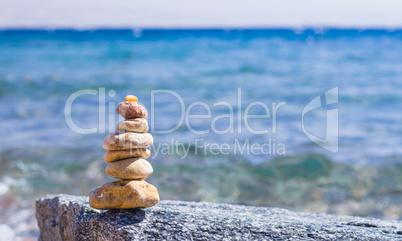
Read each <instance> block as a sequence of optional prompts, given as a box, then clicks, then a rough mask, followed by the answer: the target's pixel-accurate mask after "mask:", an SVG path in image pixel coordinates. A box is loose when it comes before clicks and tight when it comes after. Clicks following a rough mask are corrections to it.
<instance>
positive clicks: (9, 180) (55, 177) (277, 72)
mask: <svg viewBox="0 0 402 241" xmlns="http://www.w3.org/2000/svg"><path fill="white" fill-rule="evenodd" d="M401 78H402V31H399V30H398V31H386V30H341V29H324V30H286V29H284V30H94V31H75V30H54V31H42V30H35V31H34V30H24V31H23V30H14V31H11V30H8V31H7V30H3V31H0V103H1V105H0V127H1V131H2V135H1V136H2V138H1V139H0V153H1V159H0V161H1V165H2V168H1V170H0V183H1V185H0V195H1V197H0V199H1V203H2V205H1V206H2V208H1V210H0V211H1V219H2V220H7V219H8V218H10V216H11V214H10V213H13V212H14V211H15V210H17V209H24V210H25V209H26V210H32V204H33V200H34V199H35V198H37V197H39V196H40V195H44V194H47V193H59V192H66V193H71V194H83V195H84V194H88V193H89V191H90V190H91V189H93V188H94V187H96V186H97V185H100V184H102V183H104V182H105V181H108V180H112V179H111V178H109V177H107V176H106V174H105V172H104V168H105V165H106V164H105V163H103V161H102V158H103V155H104V153H105V151H104V150H103V149H102V142H103V139H104V137H105V135H106V133H97V134H91V135H81V134H77V133H76V132H74V131H72V130H71V129H70V128H69V127H68V125H67V124H66V120H65V116H64V108H65V104H66V101H67V99H68V98H69V96H70V95H71V94H73V93H74V92H76V91H78V90H82V89H93V90H97V91H99V88H104V89H105V93H106V94H107V93H109V91H111V90H113V91H115V94H116V95H115V96H114V97H110V96H109V95H106V110H107V111H106V114H105V115H104V118H105V123H106V125H108V124H109V116H110V115H111V113H110V112H109V111H108V104H109V103H117V102H119V101H122V100H123V99H124V96H125V95H127V94H135V95H137V96H138V97H139V99H140V101H141V102H142V103H143V105H145V106H146V107H147V108H150V107H151V105H152V103H151V91H152V90H170V91H174V92H176V93H177V94H178V95H179V96H181V98H183V101H184V104H185V106H186V107H188V106H189V105H190V104H191V103H194V102H196V101H203V102H205V103H206V104H207V105H209V106H210V107H211V109H212V113H211V115H212V117H211V119H209V120H194V121H193V122H191V125H192V127H193V128H194V129H196V130H210V132H209V133H208V134H203V135H197V134H194V133H193V132H191V131H190V130H189V128H188V127H187V126H186V125H185V124H183V125H181V126H180V128H178V129H177V130H176V131H174V132H173V133H169V134H157V133H153V135H154V138H155V144H161V143H170V141H171V138H174V140H177V141H180V142H181V143H184V144H186V145H188V144H190V145H192V148H190V149H191V150H192V151H191V152H190V153H189V154H188V155H187V156H186V157H185V158H182V157H183V156H182V155H181V154H180V153H173V154H165V155H164V154H162V153H156V155H155V156H154V155H153V156H152V157H153V158H151V163H152V164H153V165H154V167H155V172H154V174H153V176H152V177H151V178H150V182H151V183H154V184H156V186H157V187H158V188H159V190H160V192H161V197H162V198H164V199H182V200H206V201H216V202H232V203H242V204H250V205H271V206H272V205H273V206H282V207H287V208H292V209H295V210H304V211H325V212H332V213H342V214H352V215H365V216H367V215H370V216H376V217H384V218H400V217H401V216H402V214H401V212H400V210H402V207H401V203H402V202H401V200H402V183H401V179H400V178H401V176H402V175H401V170H402V169H401V168H400V167H401V163H402V158H401V154H402V149H401V148H400V147H401V146H402V125H400V121H401V120H402V112H401V111H400V110H401V109H402V81H401ZM335 87H338V91H339V96H338V103H337V104H335V106H334V108H337V109H338V111H339V117H338V119H339V150H338V152H337V153H331V152H329V151H327V150H325V149H323V148H321V147H320V146H318V145H317V144H315V143H313V142H312V141H311V140H310V139H309V138H308V137H307V136H306V135H305V134H304V133H303V130H302V127H301V115H302V111H303V108H304V107H305V106H306V105H307V103H309V102H310V101H311V100H312V99H314V98H315V97H316V96H319V95H321V96H323V94H324V93H325V91H327V90H330V89H332V88H335ZM239 88H240V89H241V96H242V103H241V104H240V106H239V105H238V102H237V101H238V98H237V94H238V91H239ZM220 101H226V102H229V103H230V104H232V105H233V108H234V115H236V116H237V114H238V110H241V111H243V112H244V111H245V109H246V108H247V106H248V105H249V104H250V103H252V102H255V101H258V102H263V103H266V104H267V105H268V106H269V108H271V104H272V103H280V102H286V105H285V106H283V107H282V108H281V109H280V111H279V112H278V116H277V132H276V133H272V131H271V132H270V133H268V134H264V135H255V134H252V133H250V132H248V131H244V129H245V126H244V123H243V124H242V129H243V131H242V132H241V133H238V132H237V131H235V132H234V133H226V134H216V133H214V132H213V131H212V129H211V120H212V118H214V117H216V116H218V115H222V114H227V109H226V108H220V107H214V106H213V104H215V103H217V102H220ZM98 105H99V101H98V96H91V95H86V96H82V97H80V98H78V99H77V100H76V101H75V102H74V105H73V108H72V116H73V120H74V122H75V123H77V125H79V126H81V127H85V128H90V127H97V126H98V122H99V117H98V114H99V113H98ZM326 110H327V109H326V108H319V109H316V110H314V111H311V112H310V113H309V114H308V115H306V117H305V118H306V119H305V121H306V128H307V129H308V130H309V131H311V132H313V133H315V134H316V135H317V136H319V137H321V138H324V136H323V135H324V132H323V130H324V129H325V128H326V124H325V120H326V119H325V113H326ZM154 111H155V113H154V121H155V122H154V123H152V124H151V127H152V128H154V129H155V130H166V129H168V128H170V127H173V126H175V125H176V123H178V121H179V119H180V106H179V104H178V101H177V99H176V98H175V97H173V96H172V95H169V94H165V95H162V94H160V95H158V96H156V97H155V109H154ZM192 113H194V114H195V113H199V114H205V110H204V109H202V108H201V109H194V112H192ZM253 113H254V114H263V113H264V111H263V109H261V108H255V109H254V112H253ZM101 119H103V117H102V118H101ZM234 121H235V122H236V121H238V119H237V117H235V119H234ZM236 123H237V122H236ZM228 124H229V123H228V122H227V120H221V121H220V122H217V128H218V129H220V130H223V129H225V128H226V127H227V125H228ZM252 124H253V127H255V129H259V128H265V127H267V128H271V127H272V119H267V120H255V121H254V122H252ZM236 127H237V126H236ZM270 130H272V129H270ZM108 131H109V130H108V129H107V128H106V132H108ZM151 133H152V132H151ZM195 139H202V140H203V141H204V142H206V143H217V144H223V143H228V144H229V145H230V146H231V147H233V146H234V140H236V139H237V140H239V141H240V142H241V143H243V142H244V141H245V140H247V139H248V140H249V141H250V142H251V143H260V144H262V143H266V142H267V141H268V140H269V139H271V140H273V139H275V142H276V143H277V144H279V143H282V144H284V146H285V147H286V155H278V154H276V155H273V154H236V155H235V154H234V153H229V154H226V155H224V154H222V155H214V154H213V153H210V151H208V150H207V151H206V153H205V155H204V153H201V154H200V153H197V154H196V153H195V151H194V146H193V145H194V140H195ZM154 154H155V153H154ZM220 170H221V171H220ZM311 173H313V174H311ZM314 173H315V174H314ZM261 190H262V191H261ZM291 200H292V201H291ZM28 216H29V215H28ZM30 217H31V216H30ZM10 225H11V226H12V224H10ZM33 230H35V229H34V228H33ZM18 232H23V231H18ZM24 232H25V231H24ZM32 232H35V231H32ZM26 235H28V234H26Z"/></svg>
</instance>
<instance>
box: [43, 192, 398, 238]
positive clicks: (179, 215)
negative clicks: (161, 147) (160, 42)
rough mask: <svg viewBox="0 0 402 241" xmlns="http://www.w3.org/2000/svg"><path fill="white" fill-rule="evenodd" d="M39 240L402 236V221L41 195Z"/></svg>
mask: <svg viewBox="0 0 402 241" xmlns="http://www.w3.org/2000/svg"><path fill="white" fill-rule="evenodd" d="M36 218H37V220H38V225H39V228H40V237H39V240H42V241H45V240H116V241H117V240H161V239H162V240H166V239H167V240H402V222H400V221H384V220H379V219H372V218H360V217H349V216H338V215H329V214H323V213H301V212H292V211H288V210H285V209H281V208H269V207H251V206H241V205H229V204H219V203H207V202H181V201H161V202H160V203H159V204H157V205H156V206H154V207H152V208H148V209H127V210H109V211H101V210H97V209H93V208H91V207H90V206H89V204H88V197H79V196H69V195H49V196H45V197H42V198H40V199H38V200H37V201H36Z"/></svg>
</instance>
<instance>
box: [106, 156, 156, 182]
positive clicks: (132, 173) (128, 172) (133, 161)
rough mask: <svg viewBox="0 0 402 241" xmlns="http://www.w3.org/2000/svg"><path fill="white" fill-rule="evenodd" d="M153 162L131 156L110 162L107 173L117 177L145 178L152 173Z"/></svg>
mask: <svg viewBox="0 0 402 241" xmlns="http://www.w3.org/2000/svg"><path fill="white" fill-rule="evenodd" d="M153 171H154V170H153V169H152V166H151V163H149V162H148V161H146V160H144V159H141V158H130V159H126V160H122V161H117V162H113V163H111V164H109V165H108V166H107V167H106V173H107V174H108V175H109V176H111V177H114V178H116V179H127V180H144V179H146V178H148V177H149V176H151V175H152V173H153Z"/></svg>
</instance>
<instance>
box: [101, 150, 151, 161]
mask: <svg viewBox="0 0 402 241" xmlns="http://www.w3.org/2000/svg"><path fill="white" fill-rule="evenodd" d="M150 156H151V151H150V150H148V149H145V148H136V149H131V150H127V151H108V152H106V154H105V162H106V163H112V162H115V161H120V160H124V159H128V158H132V157H141V158H143V159H147V158H148V157H150Z"/></svg>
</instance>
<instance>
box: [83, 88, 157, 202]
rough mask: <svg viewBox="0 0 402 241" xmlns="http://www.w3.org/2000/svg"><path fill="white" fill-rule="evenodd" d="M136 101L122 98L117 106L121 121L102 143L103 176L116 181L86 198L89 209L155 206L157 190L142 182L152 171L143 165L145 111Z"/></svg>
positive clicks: (149, 137) (148, 141) (147, 140)
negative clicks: (104, 152)
mask: <svg viewBox="0 0 402 241" xmlns="http://www.w3.org/2000/svg"><path fill="white" fill-rule="evenodd" d="M137 101H138V99H137V97H135V96H133V95H128V96H126V99H125V102H122V103H120V104H119V106H117V113H118V114H120V115H121V116H123V117H124V118H125V120H124V121H122V122H120V123H119V124H118V125H117V132H115V133H111V134H109V135H108V136H107V137H106V138H105V141H104V142H103V148H104V149H105V150H107V151H108V152H107V153H106V155H105V162H106V163H109V165H108V166H107V168H106V172H107V174H108V175H109V176H111V177H113V178H116V179H120V180H118V181H114V182H109V183H106V184H104V185H102V186H100V187H98V188H96V189H95V190H93V191H92V192H91V194H90V196H89V205H90V206H91V207H93V208H97V209H126V208H148V207H152V206H154V205H155V204H157V203H158V202H159V194H158V190H157V189H156V188H155V187H154V186H153V185H151V184H149V183H147V182H146V181H144V180H145V179H146V178H148V177H149V176H151V174H152V172H153V169H152V166H151V164H150V163H149V162H148V161H146V160H145V159H147V158H148V157H149V156H150V155H151V153H150V151H149V150H148V149H146V148H147V147H150V146H152V144H153V138H152V135H151V134H149V133H146V132H147V131H148V122H147V120H146V118H147V115H148V113H147V110H146V109H145V108H144V107H143V106H141V105H139V104H138V103H137Z"/></svg>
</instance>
